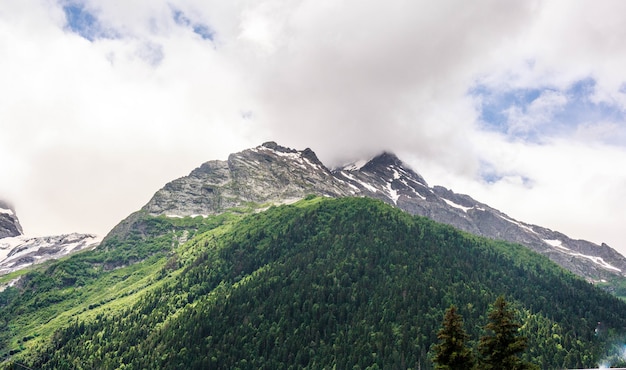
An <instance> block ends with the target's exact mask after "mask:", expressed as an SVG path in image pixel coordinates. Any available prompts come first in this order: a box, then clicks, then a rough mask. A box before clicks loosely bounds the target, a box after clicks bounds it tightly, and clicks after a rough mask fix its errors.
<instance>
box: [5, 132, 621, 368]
mask: <svg viewBox="0 0 626 370" xmlns="http://www.w3.org/2000/svg"><path fill="white" fill-rule="evenodd" d="M315 194H317V195H315ZM373 198H377V199H373ZM419 213H423V214H425V215H427V216H429V217H430V218H427V217H422V216H420V215H419ZM436 217H439V218H441V219H443V218H445V219H446V220H448V221H447V223H448V224H449V225H445V224H443V223H439V222H436V221H433V218H436ZM454 222H456V223H459V224H461V223H463V222H464V224H463V225H464V226H463V227H464V228H466V229H467V230H469V229H470V228H473V229H472V230H471V231H472V232H473V234H480V233H488V232H490V230H492V229H495V228H496V227H497V226H498V225H505V226H506V227H508V228H511V229H513V230H517V231H516V232H518V233H519V235H522V236H524V237H525V238H527V237H528V238H529V237H531V236H533V235H538V237H539V238H540V239H541V240H542V243H544V244H545V245H546V246H549V247H550V248H554V249H555V250H558V249H563V250H565V251H567V250H566V249H564V248H559V247H558V246H557V242H556V240H559V241H561V243H562V244H563V243H569V242H570V241H569V239H567V238H566V237H565V236H564V235H561V234H556V233H555V234H549V233H554V232H552V231H550V230H547V229H541V228H539V227H536V226H533V225H530V224H526V223H522V222H518V221H516V220H514V219H512V218H509V217H508V216H506V215H504V214H503V213H501V212H498V211H497V210H494V209H492V208H490V207H488V206H486V205H484V204H482V203H478V202H476V201H475V200H473V199H472V198H470V197H468V196H465V195H459V194H455V193H453V192H451V191H449V190H447V189H444V188H441V187H436V186H435V187H430V186H429V185H428V184H427V183H426V181H425V180H424V179H423V178H422V177H421V176H420V175H419V174H417V173H416V172H414V171H413V170H411V169H410V168H408V167H407V166H406V165H404V164H403V163H402V162H401V161H400V160H399V159H398V158H397V157H395V156H394V155H392V154H390V153H384V154H381V155H379V156H377V157H375V158H373V159H371V160H369V161H363V162H360V163H355V164H352V165H350V166H344V167H342V168H337V169H332V170H331V169H329V168H327V167H326V166H324V165H323V164H322V163H321V162H320V161H319V160H318V159H317V157H316V155H315V153H313V152H312V151H311V150H309V149H306V150H303V151H297V150H293V149H289V148H285V147H282V146H279V145H277V144H275V143H265V144H263V145H261V146H259V147H256V148H252V149H248V150H244V151H242V152H240V153H235V154H232V155H231V156H229V158H228V160H227V161H211V162H207V163H205V164H203V165H202V166H201V167H199V168H197V169H195V170H194V171H193V172H192V173H191V174H190V175H189V176H186V177H183V178H180V179H177V180H174V181H172V182H171V183H169V184H167V185H166V186H165V187H164V188H163V189H161V190H159V191H158V192H157V193H156V194H155V195H154V197H153V198H152V199H151V200H150V201H149V202H148V203H147V204H146V205H145V206H144V207H143V208H142V209H140V210H138V211H137V212H135V213H133V214H131V215H129V216H128V217H127V218H126V219H125V220H123V221H121V222H120V223H119V224H118V226H116V227H115V228H114V229H113V230H112V231H111V232H110V233H109V234H108V235H107V236H106V237H105V238H104V240H103V241H102V242H101V244H100V245H99V246H98V247H96V248H93V249H89V250H85V251H83V252H81V253H75V254H73V255H71V256H69V257H67V258H62V259H59V260H57V261H50V262H48V263H46V264H41V265H37V266H34V267H32V268H31V269H27V270H19V271H15V272H13V273H12V274H8V275H4V276H0V358H2V359H3V362H0V369H12V368H17V367H20V368H37V369H59V368H72V369H87V368H101V369H117V368H131V369H140V368H163V369H168V368H171V369H174V368H191V369H193V368H198V369H200V368H272V369H274V368H277V369H280V368H333V367H336V368H363V369H365V368H370V369H375V368H414V369H415V368H421V369H429V368H432V361H431V357H430V356H431V355H432V353H431V348H432V345H433V344H434V343H435V342H436V341H437V329H438V328H439V325H440V323H441V319H442V317H443V314H444V312H445V310H446V309H447V308H448V307H449V306H450V305H451V304H454V305H456V306H457V307H458V312H459V313H460V314H462V315H463V317H464V320H465V329H466V330H467V332H468V334H469V335H470V337H471V340H473V341H476V340H478V338H479V337H480V336H481V335H483V334H484V333H485V332H484V331H483V330H482V329H481V328H482V327H483V326H484V325H485V323H486V322H485V321H486V312H487V311H488V310H489V307H490V304H491V303H492V302H493V301H494V300H495V298H496V297H498V296H500V295H504V296H505V297H506V299H507V301H509V302H510V304H511V307H513V308H514V309H515V311H516V313H517V316H516V318H517V319H519V320H520V322H521V323H522V328H521V332H520V333H521V334H523V335H524V336H526V337H527V338H528V350H527V351H526V352H525V353H524V355H523V356H524V358H525V359H526V360H529V361H531V362H533V363H535V364H537V365H539V366H540V367H541V368H546V369H551V368H581V367H593V366H598V365H599V364H600V363H603V364H614V365H615V364H621V365H623V364H626V362H624V359H622V357H623V356H622V352H623V351H622V347H621V345H619V343H623V341H624V339H625V338H626V337H625V336H624V334H625V333H624V332H625V328H626V319H625V318H624V317H623V312H625V311H626V303H624V301H622V300H620V299H618V298H617V297H615V296H613V295H611V294H609V293H607V292H606V291H604V290H602V289H600V288H598V286H595V285H593V284H590V283H589V281H588V280H591V279H598V278H601V277H595V275H594V277H589V276H587V277H586V279H587V281H586V280H585V279H583V278H581V277H578V276H576V275H574V274H572V273H571V272H569V271H567V270H565V269H563V268H561V267H560V266H558V265H557V264H556V263H554V262H553V261H551V260H550V258H553V257H554V256H551V255H550V254H546V255H540V254H538V253H535V252H534V251H533V250H531V248H528V246H526V247H525V246H522V245H520V244H517V243H509V242H506V241H503V240H502V239H503V238H502V237H499V236H497V235H496V236H494V237H492V238H484V237H482V236H478V235H473V234H472V233H469V232H464V231H461V230H459V228H460V226H456V225H454ZM450 224H451V225H454V227H453V226H450ZM489 225H491V227H488V226H489ZM499 232H500V233H501V234H502V235H504V234H507V233H511V231H510V230H509V231H507V230H506V229H501V230H499ZM494 238H496V239H500V240H494ZM544 238H545V241H544V240H543V239H544ZM5 239H6V238H5ZM0 240H2V239H0ZM572 242H574V241H572ZM553 245H554V246H553ZM561 246H562V247H563V245H561ZM565 248H570V244H567V245H565ZM599 248H601V247H599ZM570 249H571V248H570ZM572 253H574V252H572ZM575 253H579V254H581V255H582V254H583V253H582V252H575ZM586 255H588V256H590V257H595V258H596V262H593V261H592V260H591V259H590V258H585V257H582V258H579V257H577V256H572V258H576V261H579V263H580V264H581V265H582V266H583V267H584V269H582V270H584V271H585V272H589V274H590V275H591V274H595V273H598V274H600V273H606V274H613V275H606V276H613V277H614V279H618V278H620V277H621V275H620V274H619V273H618V272H617V271H616V270H614V269H612V268H611V267H614V266H617V265H616V262H613V261H611V262H610V263H611V265H610V266H605V267H602V266H603V264H602V263H601V262H604V263H609V262H608V261H609V260H608V257H605V256H599V255H595V254H586ZM549 257H550V258H549ZM599 258H602V260H600V259H599ZM587 260H589V262H587ZM585 263H590V264H591V265H590V266H592V267H595V268H596V269H595V270H594V269H593V268H592V267H587V266H586V265H585ZM618 268H619V267H618Z"/></svg>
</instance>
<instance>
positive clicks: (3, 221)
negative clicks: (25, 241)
mask: <svg viewBox="0 0 626 370" xmlns="http://www.w3.org/2000/svg"><path fill="white" fill-rule="evenodd" d="M21 234H22V225H20V221H19V220H18V219H17V215H16V214H15V210H14V209H13V207H12V206H10V205H9V204H8V203H6V202H4V201H2V200H0V239H1V238H6V237H10V236H18V235H21Z"/></svg>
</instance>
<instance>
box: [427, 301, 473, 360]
mask: <svg viewBox="0 0 626 370" xmlns="http://www.w3.org/2000/svg"><path fill="white" fill-rule="evenodd" d="M437 338H438V339H439V343H438V344H436V345H435V346H434V348H433V349H434V351H435V355H434V358H433V361H434V362H435V368H436V369H444V370H455V369H459V370H467V369H471V368H472V366H473V365H474V356H473V354H472V350H471V349H469V348H468V347H466V345H465V343H466V341H467V339H468V338H469V336H468V335H467V333H466V332H465V330H464V329H463V317H462V316H461V315H459V314H458V313H457V312H456V307H455V306H454V305H452V306H450V308H448V309H447V310H446V313H445V314H444V317H443V322H442V324H441V329H439V333H438V334H437Z"/></svg>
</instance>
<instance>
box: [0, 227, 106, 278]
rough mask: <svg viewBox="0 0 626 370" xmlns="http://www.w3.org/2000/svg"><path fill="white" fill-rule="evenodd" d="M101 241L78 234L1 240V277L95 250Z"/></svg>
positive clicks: (90, 236)
mask: <svg viewBox="0 0 626 370" xmlns="http://www.w3.org/2000/svg"><path fill="white" fill-rule="evenodd" d="M100 241H101V238H99V237H97V236H95V235H91V234H78V233H73V234H65V235H57V236H44V237H34V238H31V237H27V236H24V235H20V236H14V237H10V238H3V239H0V275H4V274H7V273H9V272H12V271H16V270H19V269H22V268H24V267H28V266H30V265H33V264H37V263H41V262H44V261H47V260H50V259H57V258H61V257H64V256H67V255H69V254H72V253H75V252H78V251H81V250H85V249H91V248H95V247H96V246H97V245H98V244H99V243H100Z"/></svg>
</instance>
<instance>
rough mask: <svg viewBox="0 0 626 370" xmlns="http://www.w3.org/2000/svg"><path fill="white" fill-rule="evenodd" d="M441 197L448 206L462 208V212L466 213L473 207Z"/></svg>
mask: <svg viewBox="0 0 626 370" xmlns="http://www.w3.org/2000/svg"><path fill="white" fill-rule="evenodd" d="M441 199H443V201H444V202H446V203H447V204H448V205H449V206H451V207H454V208H458V209H460V210H462V211H463V212H465V213H467V211H469V210H470V209H474V207H465V206H462V205H460V204H457V203H454V202H453V201H451V200H449V199H446V198H441Z"/></svg>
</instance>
